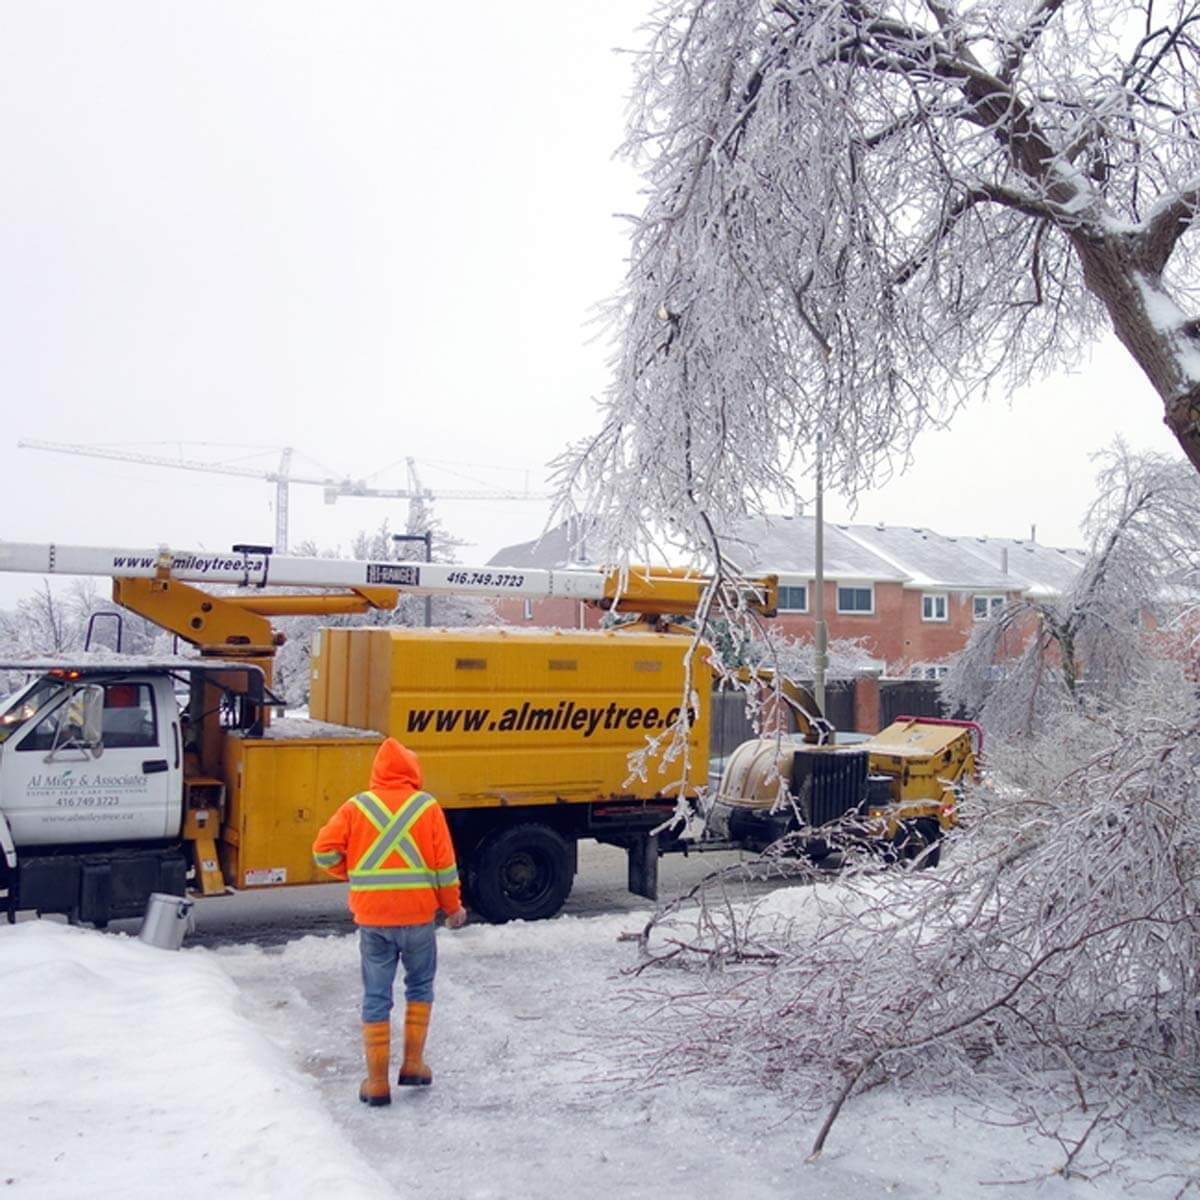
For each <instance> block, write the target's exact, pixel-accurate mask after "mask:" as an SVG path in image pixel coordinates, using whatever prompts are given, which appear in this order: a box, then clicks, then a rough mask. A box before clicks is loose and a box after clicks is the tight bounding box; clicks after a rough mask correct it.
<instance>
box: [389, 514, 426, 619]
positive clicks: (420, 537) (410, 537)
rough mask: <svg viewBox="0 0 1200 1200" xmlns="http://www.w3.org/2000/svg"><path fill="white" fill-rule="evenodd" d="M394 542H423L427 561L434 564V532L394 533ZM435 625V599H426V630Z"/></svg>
mask: <svg viewBox="0 0 1200 1200" xmlns="http://www.w3.org/2000/svg"><path fill="white" fill-rule="evenodd" d="M392 541H393V542H422V543H423V544H424V546H425V561H426V562H427V563H431V562H433V531H432V530H431V529H427V530H425V532H424V533H393V534H392ZM432 624H433V597H432V596H426V597H425V628H426V629H428V628H429V627H430V626H431V625H432Z"/></svg>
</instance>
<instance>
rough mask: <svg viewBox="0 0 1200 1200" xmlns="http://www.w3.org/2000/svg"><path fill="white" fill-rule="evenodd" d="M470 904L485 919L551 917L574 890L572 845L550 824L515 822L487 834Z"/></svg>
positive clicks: (473, 866)
mask: <svg viewBox="0 0 1200 1200" xmlns="http://www.w3.org/2000/svg"><path fill="white" fill-rule="evenodd" d="M470 874H471V882H470V887H469V889H468V890H469V892H470V896H471V903H472V907H473V908H474V909H475V911H476V912H477V913H479V915H480V916H482V917H483V918H484V919H485V920H488V921H494V922H496V923H497V924H502V923H503V922H505V921H540V920H543V919H544V918H546V917H552V916H554V914H555V913H557V912H558V910H559V909H560V908H562V906H563V901H564V900H566V898H567V896H568V895H569V894H570V891H571V882H572V880H571V847H570V846H569V845H568V843H567V842H566V840H565V839H564V838H563V837H562V836H561V835H560V834H559V833H557V832H556V831H555V830H553V829H551V828H550V826H549V825H536V824H533V823H530V824H525V825H514V826H512V827H511V828H510V829H505V830H503V831H502V832H501V833H498V834H496V835H495V836H494V837H490V838H488V839H487V840H486V841H485V842H484V843H483V844H482V845H481V846H480V847H479V849H478V850H477V851H476V852H475V856H474V858H473V859H472V861H471V872H470Z"/></svg>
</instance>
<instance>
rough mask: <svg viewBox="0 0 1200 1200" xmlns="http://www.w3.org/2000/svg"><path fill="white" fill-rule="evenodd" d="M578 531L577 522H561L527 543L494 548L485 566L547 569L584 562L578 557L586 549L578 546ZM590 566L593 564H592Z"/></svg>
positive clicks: (579, 543)
mask: <svg viewBox="0 0 1200 1200" xmlns="http://www.w3.org/2000/svg"><path fill="white" fill-rule="evenodd" d="M581 533H582V531H581V528H580V524H579V522H578V521H574V520H571V521H564V522H563V523H562V524H561V525H556V526H555V527H554V528H553V529H547V530H546V532H545V533H544V534H542V536H541V537H537V538H534V539H533V541H531V542H517V543H516V544H515V545H512V546H505V547H503V549H500V550H497V551H496V553H495V554H493V555H492V557H491V558H489V559H488V560H487V564H486V565H487V566H489V567H524V568H525V569H527V570H529V569H537V570H548V571H553V570H555V569H558V568H562V567H569V566H581V565H584V564H585V563H586V561H587V560H586V559H583V560H581V559H580V558H579V554H580V553H586V549H585V548H584V547H583V546H582V545H581V541H582V536H581ZM590 565H593V567H594V564H590Z"/></svg>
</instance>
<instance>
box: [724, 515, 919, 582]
mask: <svg viewBox="0 0 1200 1200" xmlns="http://www.w3.org/2000/svg"><path fill="white" fill-rule="evenodd" d="M849 528H850V527H849V526H845V525H832V524H829V523H828V522H827V523H826V525H825V577H826V578H827V579H854V580H859V579H862V580H881V581H892V582H903V581H904V580H905V579H907V578H908V573H907V572H906V571H905V570H904V569H903V568H902V567H899V566H897V565H896V564H895V563H892V562H889V561H888V560H887V559H886V558H884V557H883V556H881V555H880V554H877V553H875V552H874V551H872V550H871V549H870V548H868V547H866V546H864V545H862V543H861V542H859V541H858V540H857V539H855V538H854V537H852V536H850V534H849V532H848V530H849ZM725 551H726V553H727V554H728V555H729V556H730V558H732V559H733V560H734V561H736V562H738V563H739V565H741V566H742V567H743V568H744V569H746V570H748V571H773V572H775V573H777V574H780V575H803V576H805V577H806V578H810V577H811V576H812V574H813V572H814V571H815V570H816V565H817V564H816V520H815V518H813V517H806V516H796V517H785V516H777V517H751V518H748V519H747V520H745V521H743V522H742V523H741V524H740V525H739V526H738V527H737V528H736V529H734V530H733V531H731V533H730V535H729V537H728V538H727V540H726V543H725Z"/></svg>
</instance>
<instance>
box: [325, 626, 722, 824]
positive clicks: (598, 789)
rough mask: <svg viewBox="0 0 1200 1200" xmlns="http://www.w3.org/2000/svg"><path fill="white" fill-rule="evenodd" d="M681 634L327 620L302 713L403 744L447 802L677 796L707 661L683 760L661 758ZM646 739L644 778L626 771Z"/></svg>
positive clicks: (701, 714) (680, 670)
mask: <svg viewBox="0 0 1200 1200" xmlns="http://www.w3.org/2000/svg"><path fill="white" fill-rule="evenodd" d="M686 645H687V644H686V642H684V641H683V640H682V639H681V638H679V637H678V636H675V635H672V634H657V633H646V634H642V633H628V632H619V631H617V632H595V631H591V632H587V633H578V634H573V633H570V632H567V631H525V630H512V629H478V630H476V629H465V630H464V629H459V630H436V629H435V630H427V629H397V628H351V629H323V630H322V631H321V633H320V637H319V643H318V645H317V646H316V648H315V652H314V656H313V667H312V691H311V697H310V702H309V711H310V713H311V715H312V716H313V717H314V718H315V719H317V720H322V721H333V722H336V723H338V724H340V725H351V726H358V727H360V728H366V729H376V730H379V731H380V732H382V733H385V734H390V735H391V736H393V737H395V738H397V739H398V740H400V741H401V742H403V743H404V744H405V745H406V746H409V747H410V748H411V749H412V750H414V751H415V752H416V753H417V754H418V755H419V756H420V759H421V765H422V768H423V770H424V774H425V786H426V787H427V789H428V790H429V791H431V792H432V793H433V794H434V795H435V796H437V798H438V800H439V801H440V802H441V804H442V806H443V807H444V808H446V809H448V810H454V809H473V810H478V809H487V808H507V807H513V808H518V807H532V806H544V805H564V804H565V805H569V804H595V803H597V802H604V801H608V800H624V801H638V800H641V801H649V800H655V799H662V798H664V797H672V798H673V797H675V796H677V795H678V794H679V792H680V790H681V788H682V789H683V790H684V791H689V792H694V791H697V790H698V789H699V788H700V787H701V785H703V783H704V782H705V779H706V777H707V768H708V739H709V719H710V714H709V704H708V694H709V691H710V689H711V678H710V672H709V669H708V668H707V667H706V666H704V665H703V664H702V663H698V664H697V675H698V676H699V678H698V679H697V681H696V683H695V686H694V690H695V692H696V693H697V701H698V703H697V704H696V710H695V712H694V714H693V723H692V726H691V729H690V731H689V735H688V747H689V754H688V760H689V761H688V765H687V770H686V772H685V771H684V768H683V764H682V760H676V761H674V762H671V763H669V764H666V765H665V768H664V756H663V750H664V748H665V744H666V742H667V740H668V739H669V737H670V736H671V727H672V726H673V725H674V723H675V721H676V719H677V717H678V715H679V707H680V704H681V702H682V697H683V689H684V651H685V649H686ZM664 735H665V736H664ZM654 739H659V740H660V742H661V743H662V745H660V746H659V747H658V749H657V750H654V751H652V752H651V753H650V754H649V755H648V756H647V759H646V771H645V775H644V778H639V777H632V778H631V777H630V766H629V755H630V753H631V752H633V751H635V750H639V749H643V748H645V747H646V746H647V745H648V742H651V741H653V740H654Z"/></svg>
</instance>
